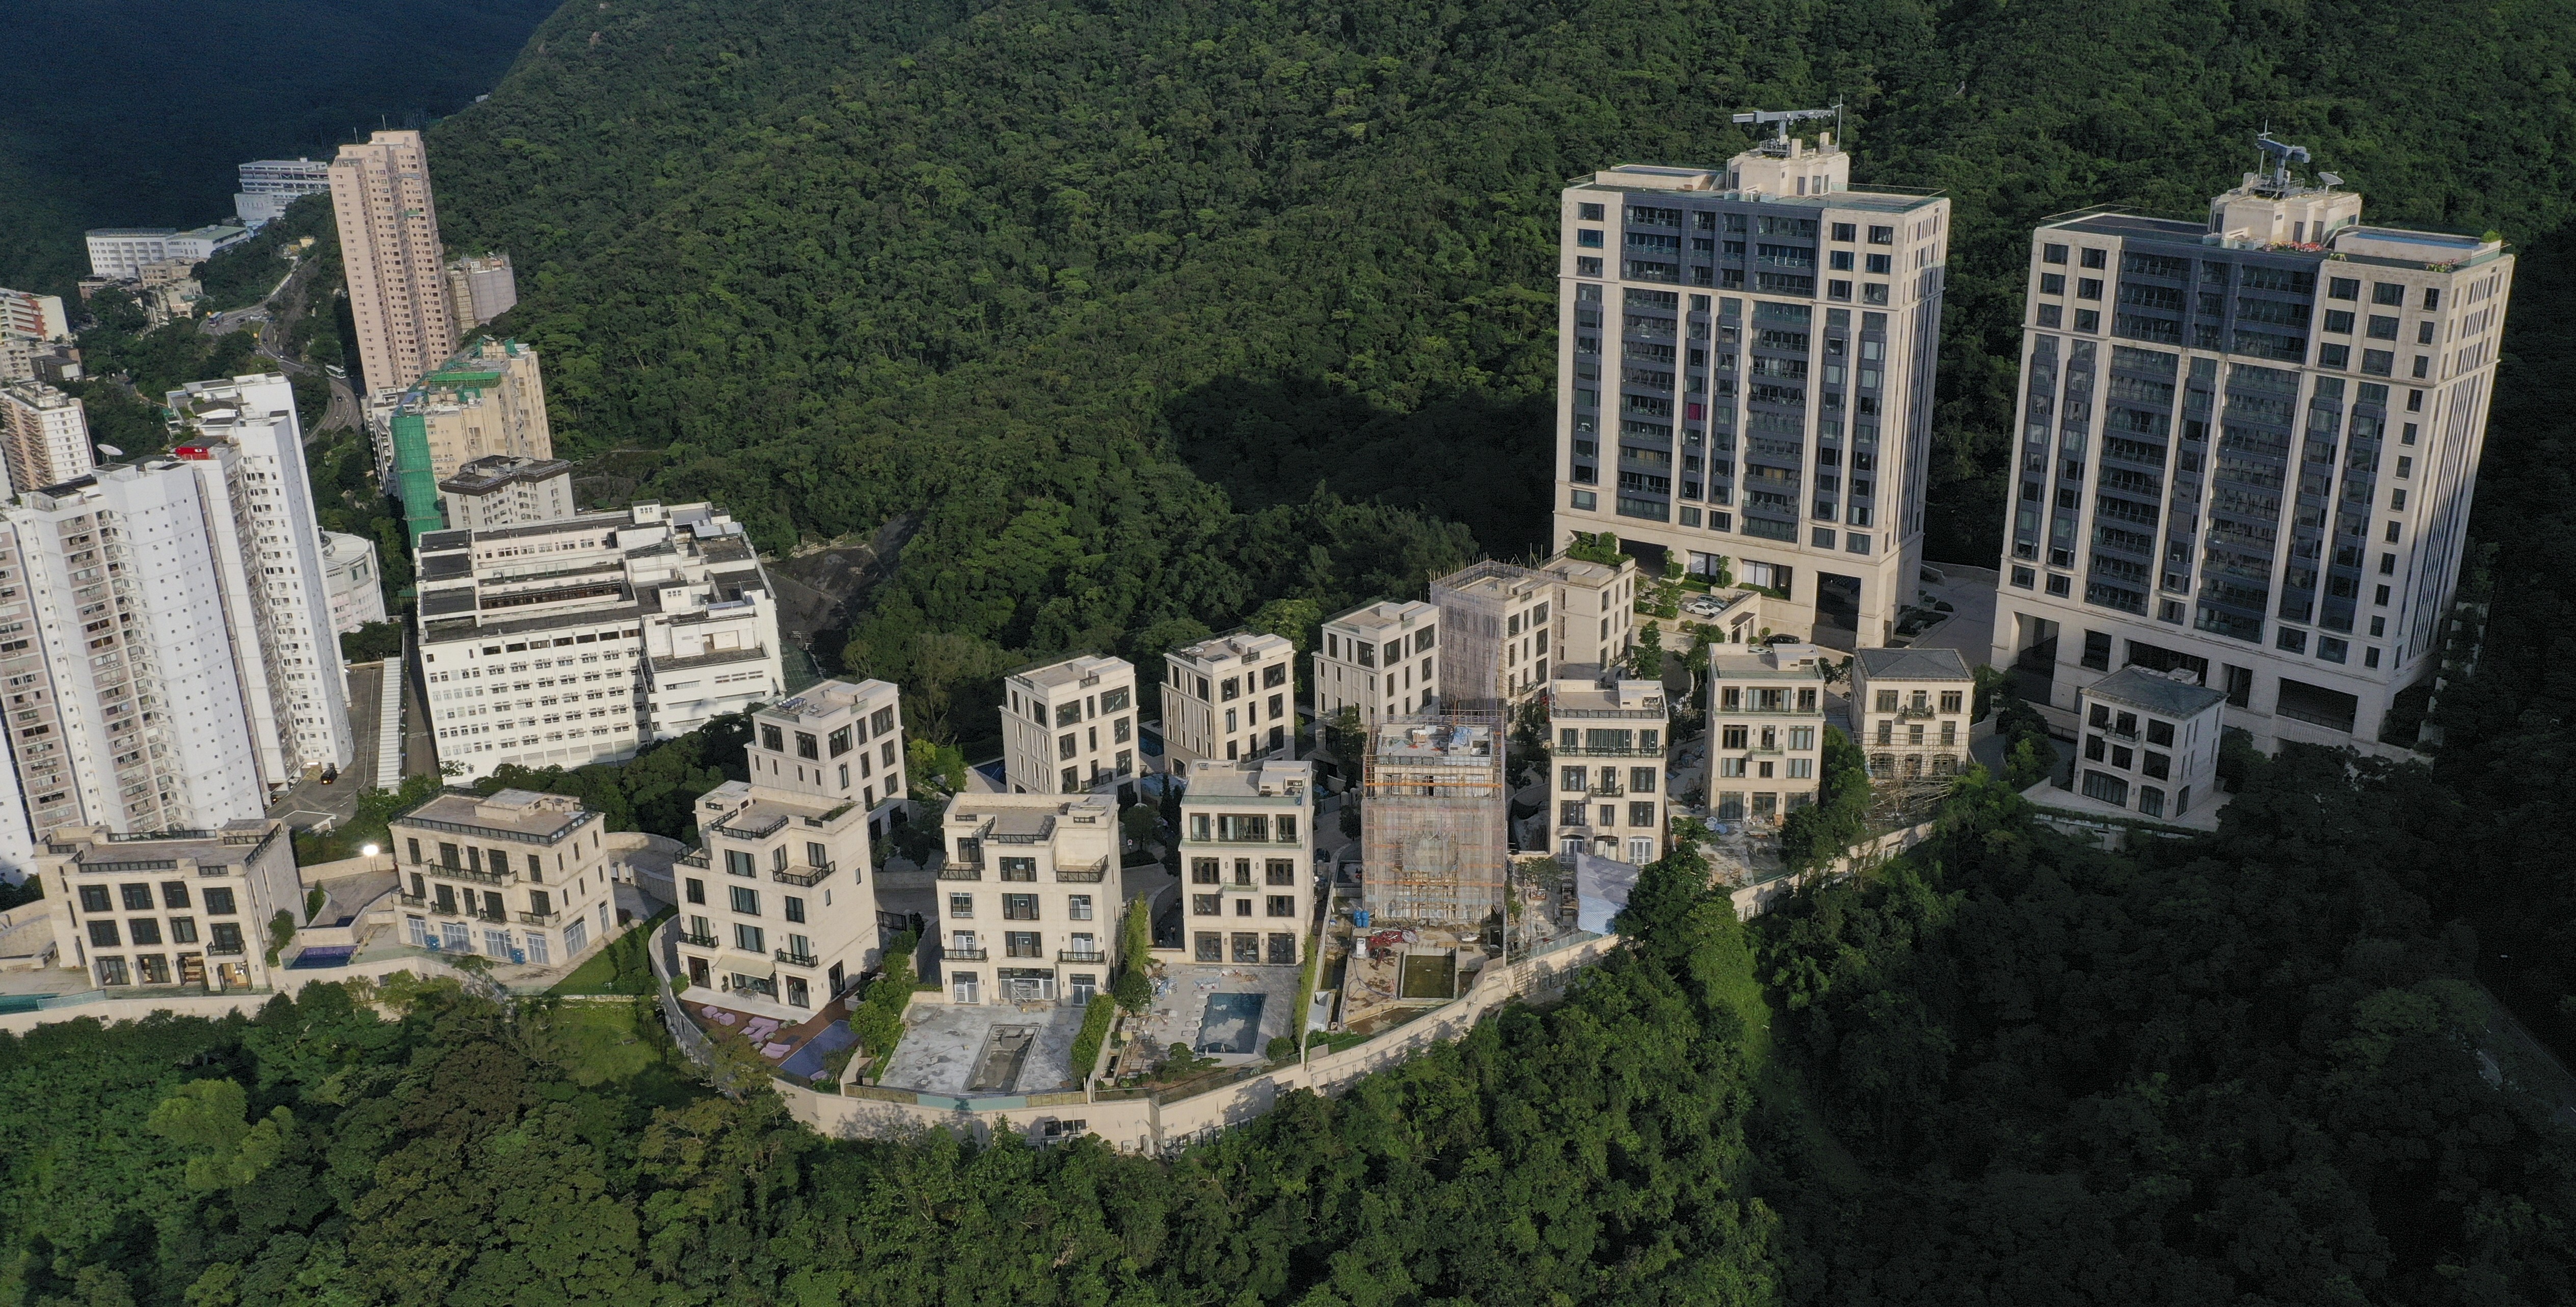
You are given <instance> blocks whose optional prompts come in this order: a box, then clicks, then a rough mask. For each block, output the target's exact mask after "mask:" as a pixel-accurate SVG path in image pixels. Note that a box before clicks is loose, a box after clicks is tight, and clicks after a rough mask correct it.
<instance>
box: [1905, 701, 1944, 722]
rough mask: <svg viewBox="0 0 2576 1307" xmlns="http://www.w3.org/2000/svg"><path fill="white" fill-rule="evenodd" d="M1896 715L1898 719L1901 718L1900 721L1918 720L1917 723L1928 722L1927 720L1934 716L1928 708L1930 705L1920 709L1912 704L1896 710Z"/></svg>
mask: <svg viewBox="0 0 2576 1307" xmlns="http://www.w3.org/2000/svg"><path fill="white" fill-rule="evenodd" d="M1896 715H1897V716H1898V717H1899V718H1902V719H1908V720H1918V721H1919V720H1928V719H1930V718H1931V717H1933V716H1934V715H1935V714H1934V713H1933V711H1932V708H1931V706H1930V705H1928V704H1926V705H1924V706H1922V707H1916V706H1914V705H1912V704H1908V705H1906V706H1905V707H1902V708H1899V709H1897V710H1896Z"/></svg>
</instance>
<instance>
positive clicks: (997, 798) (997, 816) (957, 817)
mask: <svg viewBox="0 0 2576 1307" xmlns="http://www.w3.org/2000/svg"><path fill="white" fill-rule="evenodd" d="M1006 816H1007V817H1010V818H1011V819H1012V824H1011V826H1010V829H1012V830H1027V829H1031V828H1032V827H1033V826H1034V824H1035V823H1036V822H1038V821H1039V820H1040V819H1042V818H1043V819H1048V820H1052V819H1053V818H1055V817H1059V816H1063V817H1072V816H1080V817H1082V818H1084V819H1085V822H1084V824H1085V825H1092V824H1097V823H1101V822H1111V823H1114V822H1115V821H1116V820H1117V817H1118V800H1117V799H1115V798H1113V797H1111V796H1109V795H1106V794H960V795H957V796H955V797H954V798H951V799H950V800H949V801H948V811H947V813H946V814H945V815H944V816H943V817H941V819H940V820H942V821H943V822H948V823H952V824H957V825H968V826H974V825H981V824H983V823H984V822H985V821H987V820H989V821H992V822H993V823H995V824H994V829H995V830H1001V829H1004V827H1003V826H1002V825H1001V822H1002V819H1003V818H1004V817H1006Z"/></svg>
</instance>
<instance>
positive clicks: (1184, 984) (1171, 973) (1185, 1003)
mask: <svg viewBox="0 0 2576 1307" xmlns="http://www.w3.org/2000/svg"><path fill="white" fill-rule="evenodd" d="M1162 971H1163V974H1162V977H1161V979H1162V984H1161V986H1160V987H1159V988H1158V990H1157V992H1156V993H1155V995H1154V1001H1153V1003H1152V1004H1151V1005H1149V1006H1148V1007H1147V1009H1146V1011H1145V1016H1144V1018H1143V1019H1142V1020H1141V1021H1139V1022H1137V1023H1135V1024H1134V1025H1133V1026H1131V1029H1133V1030H1135V1031H1136V1038H1137V1039H1138V1040H1139V1041H1140V1042H1142V1043H1143V1044H1144V1046H1145V1047H1146V1048H1147V1049H1148V1050H1150V1051H1151V1053H1152V1055H1153V1056H1154V1057H1155V1058H1157V1059H1159V1058H1160V1057H1161V1056H1162V1055H1163V1054H1165V1053H1167V1052H1169V1051H1170V1050H1171V1047H1172V1045H1174V1044H1187V1045H1189V1046H1191V1047H1192V1048H1196V1047H1197V1046H1198V1041H1199V1027H1200V1025H1201V1023H1202V1022H1203V1021H1204V1020H1205V1018H1206V1016H1207V1000H1208V996H1209V995H1211V994H1260V995H1263V996H1264V997H1263V1002H1262V1005H1261V1029H1260V1031H1259V1032H1258V1034H1256V1036H1255V1037H1254V1039H1253V1041H1252V1050H1253V1051H1251V1052H1250V1053H1243V1054H1232V1053H1219V1054H1214V1055H1212V1056H1214V1057H1215V1058H1216V1060H1217V1061H1218V1062H1219V1063H1220V1064H1223V1065H1227V1066H1234V1065H1238V1064H1242V1063H1249V1062H1261V1061H1267V1060H1268V1058H1267V1055H1266V1054H1265V1052H1264V1050H1266V1049H1267V1048H1269V1046H1270V1041H1271V1040H1273V1039H1276V1038H1278V1037H1279V1036H1281V1035H1290V1034H1295V1033H1296V1031H1297V1020H1298V1018H1299V1016H1300V1015H1301V1014H1303V1013H1304V1012H1305V1010H1306V996H1305V995H1303V994H1300V993H1298V992H1297V977H1298V976H1299V975H1300V974H1301V973H1302V969H1301V968H1298V967H1286V966H1280V967H1274V966H1269V965H1266V964H1265V965H1261V966H1245V965H1242V964H1240V963H1226V964H1218V963H1213V962H1182V963H1165V964H1164V966H1163V968H1162Z"/></svg>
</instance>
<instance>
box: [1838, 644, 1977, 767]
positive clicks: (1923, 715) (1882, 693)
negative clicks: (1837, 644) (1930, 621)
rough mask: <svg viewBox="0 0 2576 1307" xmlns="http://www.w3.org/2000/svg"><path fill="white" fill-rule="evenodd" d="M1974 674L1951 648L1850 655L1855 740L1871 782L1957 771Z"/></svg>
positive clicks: (1964, 753)
mask: <svg viewBox="0 0 2576 1307" xmlns="http://www.w3.org/2000/svg"><path fill="white" fill-rule="evenodd" d="M1976 702H1977V678H1976V676H1975V675H1974V674H1973V673H1971V672H1970V671H1969V670H1968V662H1967V659H1965V658H1963V657H1961V656H1960V655H1959V651H1958V650H1956V649H1861V650H1856V651H1855V652H1854V653H1853V655H1852V699H1851V723H1852V743H1854V744H1857V745H1859V746H1860V747H1861V749H1862V750H1863V751H1864V752H1866V753H1867V754H1868V755H1869V774H1870V776H1871V778H1872V779H1875V780H1899V779H1901V780H1913V779H1915V778H1917V777H1922V776H1956V775H1958V774H1959V772H1960V771H1961V770H1962V769H1963V768H1964V767H1965V765H1966V762H1967V757H1968V724H1969V712H1970V710H1971V709H1973V708H1974V707H1975V706H1976Z"/></svg>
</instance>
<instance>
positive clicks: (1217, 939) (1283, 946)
mask: <svg viewBox="0 0 2576 1307" xmlns="http://www.w3.org/2000/svg"><path fill="white" fill-rule="evenodd" d="M1229 943H1231V944H1232V945H1233V948H1232V951H1231V953H1230V954H1229V952H1228V950H1227V945H1228V944H1229ZM1265 943H1267V944H1268V946H1269V948H1268V953H1267V956H1266V957H1265V956H1264V952H1263V947H1262V946H1263V945H1264V944H1265ZM1191 956H1192V958H1193V959H1194V960H1196V961H1199V962H1247V963H1250V962H1265V961H1266V962H1269V963H1272V964H1275V965H1281V966H1294V965H1296V962H1297V937H1296V936H1294V935H1287V934H1281V933H1278V932H1275V931H1274V932H1272V933H1271V934H1269V935H1268V936H1262V935H1256V934H1253V933H1252V932H1250V931H1236V932H1234V934H1233V937H1232V938H1231V940H1229V939H1228V937H1227V936H1226V935H1224V934H1223V933H1220V932H1218V931H1213V930H1202V931H1199V932H1197V933H1196V934H1195V935H1193V936H1192V937H1191Z"/></svg>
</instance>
